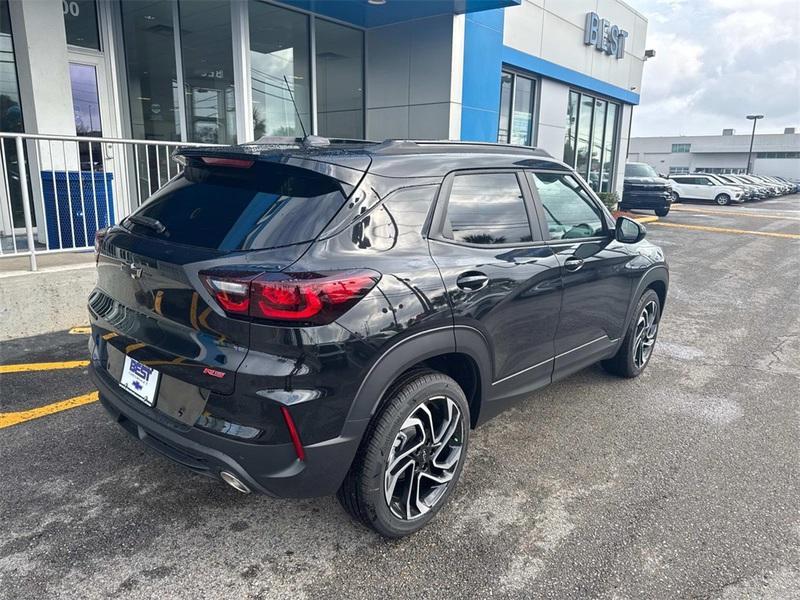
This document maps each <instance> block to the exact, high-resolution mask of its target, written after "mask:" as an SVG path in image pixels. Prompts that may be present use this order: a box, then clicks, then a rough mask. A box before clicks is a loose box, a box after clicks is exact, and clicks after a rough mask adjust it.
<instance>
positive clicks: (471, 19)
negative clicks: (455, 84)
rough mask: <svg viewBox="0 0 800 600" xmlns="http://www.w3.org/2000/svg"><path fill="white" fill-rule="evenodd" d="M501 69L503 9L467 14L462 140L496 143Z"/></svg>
mask: <svg viewBox="0 0 800 600" xmlns="http://www.w3.org/2000/svg"><path fill="white" fill-rule="evenodd" d="M502 68H503V10H502V9H497V10H490V11H485V12H480V13H472V14H468V15H467V16H466V18H465V23H464V75H463V78H464V80H463V87H462V90H461V139H462V140H470V141H480V142H496V141H497V126H498V121H499V118H500V72H501V71H502Z"/></svg>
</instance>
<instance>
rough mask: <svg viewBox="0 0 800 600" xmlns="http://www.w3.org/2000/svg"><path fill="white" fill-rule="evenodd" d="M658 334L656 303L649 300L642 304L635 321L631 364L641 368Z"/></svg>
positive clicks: (650, 352)
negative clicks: (637, 318)
mask: <svg viewBox="0 0 800 600" xmlns="http://www.w3.org/2000/svg"><path fill="white" fill-rule="evenodd" d="M657 335H658V305H657V304H656V302H655V301H654V300H651V301H650V302H648V303H647V304H645V305H644V308H643V309H642V312H641V314H640V315H639V320H638V321H637V323H636V335H635V337H634V338H633V364H634V365H635V366H636V368H637V369H642V368H644V366H645V365H646V364H647V361H648V360H649V359H650V354H652V352H653V346H654V345H655V343H656V336H657Z"/></svg>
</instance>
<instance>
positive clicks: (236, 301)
mask: <svg viewBox="0 0 800 600" xmlns="http://www.w3.org/2000/svg"><path fill="white" fill-rule="evenodd" d="M201 276H202V278H203V281H204V283H205V284H206V287H207V288H208V289H209V291H210V292H211V293H212V294H213V295H214V298H215V299H216V301H217V302H219V305H220V306H221V307H222V310H224V311H225V312H226V313H228V314H234V315H248V314H249V313H250V280H251V279H253V277H255V275H251V276H246V275H245V276H238V277H237V276H226V275H212V274H206V273H201Z"/></svg>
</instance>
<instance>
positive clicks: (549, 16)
mask: <svg viewBox="0 0 800 600" xmlns="http://www.w3.org/2000/svg"><path fill="white" fill-rule="evenodd" d="M590 11H594V12H596V13H597V14H598V15H599V16H600V18H601V19H607V20H608V21H610V22H611V24H612V25H617V26H619V27H620V28H621V29H624V30H626V31H627V32H628V34H629V35H628V39H627V40H626V42H625V56H624V58H622V59H619V60H617V58H616V57H613V56H608V55H607V54H605V53H603V52H599V51H598V50H597V49H595V47H594V46H586V45H584V43H583V31H584V24H585V20H586V13H587V12H590ZM646 37H647V19H645V18H644V17H643V16H642V15H641V14H639V13H638V12H636V11H635V10H634V9H632V8H631V7H629V6H628V5H627V4H625V3H623V2H619V0H523V1H522V4H521V5H519V6H516V7H511V8H507V9H506V11H505V24H504V31H503V43H504V44H505V45H506V46H510V47H512V48H515V49H517V50H520V51H521V52H525V53H526V54H531V55H533V56H538V57H539V58H543V59H544V60H547V61H550V62H552V63H556V64H558V65H561V66H564V67H567V68H569V69H572V70H574V71H578V72H580V73H583V74H585V75H589V76H590V77H594V78H596V79H600V80H602V81H605V82H608V83H610V84H612V85H615V86H618V87H621V88H624V89H626V90H630V89H633V90H634V91H636V92H637V93H638V91H639V90H640V89H641V85H642V67H643V65H644V51H645V41H646ZM565 110H566V108H565Z"/></svg>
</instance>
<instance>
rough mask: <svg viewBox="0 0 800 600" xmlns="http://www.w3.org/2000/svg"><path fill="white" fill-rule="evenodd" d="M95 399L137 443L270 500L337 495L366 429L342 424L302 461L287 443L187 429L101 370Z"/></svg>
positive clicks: (97, 374)
mask: <svg viewBox="0 0 800 600" xmlns="http://www.w3.org/2000/svg"><path fill="white" fill-rule="evenodd" d="M89 372H90V374H91V377H92V379H93V381H94V383H95V384H96V385H97V388H98V390H99V392H100V401H101V402H102V404H103V406H104V407H105V408H106V410H107V411H108V412H109V413H110V414H111V416H112V417H113V418H114V419H115V420H116V422H117V423H118V424H119V425H120V426H121V427H122V428H123V429H125V430H126V431H127V432H128V433H130V434H131V435H133V436H134V437H135V438H137V439H138V440H139V441H141V442H142V443H144V444H146V445H147V446H149V447H150V448H152V449H154V450H156V451H157V452H159V453H160V454H162V455H164V456H166V457H167V458H169V459H171V460H172V461H174V462H176V463H178V464H181V465H183V466H184V467H187V468H188V469H191V470H192V471H194V472H196V473H200V474H202V475H206V476H209V477H212V478H215V479H219V478H220V472H221V471H229V472H231V473H233V474H234V475H236V477H238V478H239V479H240V480H241V481H243V482H244V483H245V484H246V485H247V486H248V487H249V488H250V489H251V490H252V491H254V492H257V493H261V494H267V495H269V496H275V497H285V498H303V497H314V496H327V495H330V494H333V493H335V492H336V490H337V489H338V488H339V486H340V485H341V482H342V480H343V479H344V477H345V475H346V474H347V471H348V469H349V468H350V464H351V463H352V461H353V457H354V456H355V453H356V450H357V449H358V445H359V442H360V441H361V436H362V435H363V432H364V429H365V428H366V424H367V423H366V422H365V421H350V422H347V423H346V424H345V427H344V429H343V430H342V433H341V435H340V436H338V437H336V438H334V439H331V440H326V441H324V442H320V443H317V444H312V445H310V446H304V450H305V455H306V456H305V460H304V461H300V460H299V459H298V458H297V455H296V453H295V450H294V447H293V446H292V445H291V444H277V445H264V444H252V443H246V442H241V441H236V440H231V439H228V438H224V437H222V436H219V435H216V434H213V433H209V432H207V431H203V430H201V429H199V428H197V427H189V426H186V425H184V424H182V423H179V422H177V421H174V420H173V419H170V418H169V417H167V416H165V415H163V413H160V412H159V411H157V410H156V409H154V408H150V407H148V406H146V405H145V404H143V403H141V402H139V401H138V400H137V399H135V398H134V397H133V396H131V395H130V394H128V393H127V392H125V391H124V390H123V389H121V388H120V387H119V386H118V385H117V384H116V382H115V381H113V379H112V378H111V377H110V376H109V375H108V374H107V372H105V371H104V370H103V369H102V368H100V369H98V368H96V367H95V366H94V365H91V366H90V370H89Z"/></svg>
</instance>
